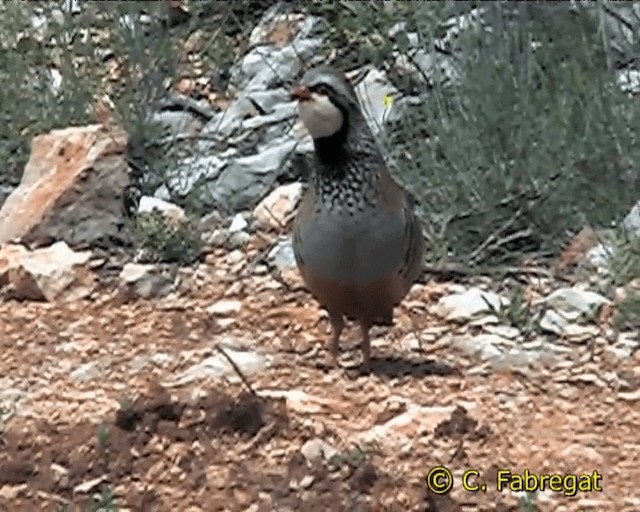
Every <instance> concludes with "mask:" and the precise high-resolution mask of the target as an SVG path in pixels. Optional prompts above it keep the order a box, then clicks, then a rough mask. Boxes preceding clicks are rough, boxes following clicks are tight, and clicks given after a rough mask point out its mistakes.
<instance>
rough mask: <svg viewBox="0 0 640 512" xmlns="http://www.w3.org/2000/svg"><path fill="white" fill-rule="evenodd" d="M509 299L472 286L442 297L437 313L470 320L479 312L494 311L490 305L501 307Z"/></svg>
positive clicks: (450, 317)
mask: <svg viewBox="0 0 640 512" xmlns="http://www.w3.org/2000/svg"><path fill="white" fill-rule="evenodd" d="M508 303H509V301H508V300H507V299H505V298H504V297H500V296H499V295H496V294H495V293H493V292H486V291H483V290H481V289H479V288H470V289H469V290H467V291H465V292H461V293H454V294H452V295H446V296H445V297H442V298H441V299H440V300H439V301H438V304H437V306H436V313H437V314H438V315H440V316H443V317H446V318H447V319H449V320H468V319H470V318H472V317H474V316H476V315H478V314H479V313H487V312H492V311H491V308H490V306H489V305H491V307H492V308H494V309H499V308H500V307H501V305H506V304H508Z"/></svg>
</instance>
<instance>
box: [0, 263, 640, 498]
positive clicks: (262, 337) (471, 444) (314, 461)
mask: <svg viewBox="0 0 640 512" xmlns="http://www.w3.org/2000/svg"><path fill="white" fill-rule="evenodd" d="M207 266H208V267H209V269H210V271H211V272H210V274H209V278H208V279H207V280H206V284H203V285H202V286H200V287H199V288H197V289H195V290H194V291H193V292H191V293H185V294H183V295H182V296H177V295H170V296H168V297H166V298H164V299H157V300H150V301H144V300H136V301H133V302H127V301H125V300H123V299H122V297H121V295H119V294H112V293H107V292H103V293H102V294H97V295H96V296H95V297H93V298H92V300H86V301H77V302H74V301H69V302H68V303H63V304H56V305H53V304H48V303H36V302H31V303H29V302H16V301H12V300H5V301H4V302H2V303H0V326H1V327H0V329H1V331H0V332H1V335H0V344H1V345H2V347H1V350H2V354H3V357H2V358H1V360H0V364H1V365H2V367H1V369H0V375H2V379H1V380H2V386H1V389H2V395H3V396H2V398H3V403H4V404H9V403H11V404H13V405H12V406H11V407H8V406H6V405H5V408H4V410H3V412H4V422H3V431H2V434H1V437H0V439H1V441H0V442H1V443H2V444H1V445H2V451H1V452H0V504H1V505H0V506H1V507H2V510H12V511H15V510H88V509H87V508H86V507H87V503H88V500H89V499H90V498H91V496H93V495H98V496H100V495H101V493H102V496H103V497H104V496H105V495H106V496H108V493H112V494H113V498H112V499H113V501H114V502H115V503H117V508H116V509H117V510H189V511H196V510H207V511H213V510H298V509H300V508H302V507H306V508H307V509H310V510H349V509H352V510H431V511H435V510H438V511H442V510H487V511H490V510H491V511H493V510H514V511H515V510H526V509H524V508H519V506H521V505H518V497H519V495H518V494H517V493H513V492H511V491H509V490H505V491H502V492H497V491H496V490H495V483H492V482H495V478H496V470H497V469H501V468H504V469H510V470H511V471H514V472H516V471H523V470H524V469H525V468H527V469H530V470H532V471H537V472H545V473H556V472H557V473H562V474H564V473H576V474H579V473H592V472H593V471H594V470H595V471H598V472H600V473H601V474H602V475H603V478H602V487H603V491H602V492H594V493H578V495H577V496H575V497H564V496H561V495H558V494H557V493H550V492H545V493H541V494H539V495H538V497H537V500H536V501H537V505H536V506H537V508H534V510H555V511H559V510H564V511H573V510H576V511H577V510H614V509H618V510H636V509H637V508H636V507H638V505H639V504H640V498H638V492H637V486H636V483H637V482H638V479H640V470H638V466H637V462H636V457H637V455H638V450H639V446H638V436H637V433H636V430H637V429H636V425H637V424H638V421H639V420H640V418H639V413H638V408H637V403H638V402H637V401H638V400H640V393H638V391H637V389H638V387H637V386H638V382H639V380H640V372H639V371H638V362H639V361H638V355H637V354H636V355H635V356H633V357H631V358H629V359H627V360H624V361H621V360H619V359H616V358H612V357H610V354H609V352H607V350H606V346H607V343H606V342H605V341H604V340H599V341H598V342H597V343H595V346H593V347H591V346H590V344H584V343H582V344H575V343H574V344H572V343H570V342H566V343H565V344H566V346H567V348H568V349H570V351H569V352H568V353H569V354H570V356H569V357H565V358H562V361H558V360H556V361H555V363H553V364H544V363H543V362H541V361H540V362H538V363H536V364H532V365H528V366H527V367H520V368H518V367H509V366H506V365H503V367H502V368H501V367H500V366H497V367H496V365H491V364H489V363H487V362H486V361H483V360H482V358H480V357H478V356H475V357H474V356H470V355H469V353H468V351H465V350H461V349H460V348H456V344H455V343H454V342H453V340H454V338H455V337H456V336H457V334H456V333H459V332H460V329H461V326H460V325H459V324H456V323H452V322H451V321H448V320H443V319H441V318H439V317H438V316H436V315H434V314H433V308H432V307H431V306H432V305H434V304H436V303H437V302H438V299H439V297H441V296H444V295H446V294H447V293H448V290H449V288H450V286H451V285H450V284H447V283H435V282H432V283H428V284H425V285H416V287H415V289H414V290H413V291H412V294H411V297H410V300H408V301H407V302H406V303H405V304H404V305H403V307H402V308H400V310H399V312H398V315H397V319H396V325H395V326H394V327H393V328H392V329H389V330H387V331H382V330H379V331H376V334H377V335H376V337H375V341H374V343H373V346H374V355H375V357H376V358H375V360H374V370H373V374H372V375H369V376H365V375H360V374H359V372H358V370H357V364H356V363H357V362H358V359H357V358H359V356H360V354H359V351H358V350H357V349H355V347H354V345H355V344H356V343H357V341H358V340H357V329H353V330H349V331H348V334H347V336H346V337H345V341H344V342H343V359H342V361H341V364H342V366H343V367H342V368H340V369H335V368H330V367H327V366H326V365H325V364H324V356H325V354H326V352H325V350H326V345H327V343H326V341H327V337H328V324H327V321H326V318H325V317H324V316H323V314H322V312H321V311H320V310H318V309H317V308H316V306H315V305H314V304H312V303H311V302H310V301H309V297H308V296H307V294H306V292H304V291H302V290H295V289H294V290H291V289H289V287H287V286H284V285H283V284H281V283H279V282H278V281H276V280H274V279H273V278H271V277H270V276H268V275H266V276H251V275H248V274H246V275H245V277H243V278H241V279H240V280H236V283H235V284H234V285H233V286H231V287H230V286H229V285H228V281H229V280H230V278H231V277H232V274H231V273H230V269H229V267H228V265H227V264H226V262H225V260H224V258H223V257H220V258H218V259H217V260H213V259H211V260H210V262H209V264H208V265H207ZM221 297H224V303H225V304H227V306H228V307H226V308H223V307H219V308H214V309H216V311H218V312H219V313H216V314H212V308H211V304H220V300H221ZM231 306H233V307H231ZM320 319H321V320H320ZM319 320H320V321H319ZM465 329H467V330H469V329H470V331H469V332H472V333H473V332H478V330H479V329H480V328H479V327H475V328H474V327H469V326H467V327H465ZM429 333H430V334H429ZM416 336H418V338H421V339H422V343H421V344H420V345H421V346H418V345H417V344H416V343H415V341H414V340H415V339H416ZM430 339H431V340H432V341H429V340H430ZM221 340H222V341H221ZM412 341H413V342H412ZM234 345H235V346H236V347H243V348H240V349H231V348H229V349H228V350H227V349H225V348H224V347H232V346H234ZM218 347H222V348H221V350H219V349H218ZM592 349H593V350H592ZM234 350H237V351H236V352H234ZM221 352H223V353H225V354H227V355H229V356H230V357H231V358H232V359H233V358H236V359H237V360H238V361H241V360H242V358H241V357H239V356H237V355H236V356H233V355H232V354H234V353H235V354H250V353H254V354H260V358H261V360H262V364H261V365H260V366H261V367H260V368H255V367H254V368H253V369H251V364H248V363H246V362H245V364H244V366H243V364H241V362H239V363H238V369H239V370H240V372H241V373H240V374H241V375H243V376H244V378H245V379H246V381H247V382H246V383H245V384H243V383H242V382H240V379H239V377H238V374H237V373H236V372H234V371H233V370H232V369H231V368H230V367H229V368H227V370H226V371H220V370H218V371H217V372H212V373H211V375H214V374H217V376H216V377H215V378H202V376H198V377H197V378H196V377H195V376H194V375H195V374H193V373H192V372H191V373H190V372H187V373H184V372H185V371H186V370H188V369H189V368H193V365H194V363H197V362H200V361H202V360H211V358H213V357H214V356H216V355H218V356H219V355H220V353H221ZM213 366H215V365H213ZM243 368H244V369H243ZM188 375H191V377H189V376H188ZM623 389H635V390H636V391H635V392H630V391H623ZM436 465H444V466H446V467H448V468H450V469H451V471H452V472H453V474H454V476H455V477H456V478H459V477H460V475H461V472H462V471H464V470H466V469H477V470H478V471H479V472H480V474H481V477H480V478H482V481H483V482H487V492H485V493H471V492H466V491H464V490H463V489H462V487H461V484H460V481H459V479H458V481H457V482H456V483H455V484H454V489H453V492H452V494H451V495H450V497H449V499H447V498H442V497H434V496H430V495H429V493H428V492H427V487H426V484H425V477H426V474H427V472H428V471H429V469H430V468H432V467H433V466H436ZM105 493H106V494H105ZM456 507H458V508H456ZM460 507H462V508H460ZM114 510H115V509H114Z"/></svg>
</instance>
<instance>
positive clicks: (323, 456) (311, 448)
mask: <svg viewBox="0 0 640 512" xmlns="http://www.w3.org/2000/svg"><path fill="white" fill-rule="evenodd" d="M300 453H302V455H303V456H304V458H305V459H306V460H307V462H308V463H309V464H313V463H314V462H318V461H324V462H327V461H328V460H330V459H331V458H332V457H335V456H336V455H338V454H339V453H340V452H338V450H336V449H335V448H334V447H333V446H331V445H330V444H329V443H327V442H326V441H323V440H322V439H319V438H317V437H316V438H314V439H309V440H308V441H307V442H306V443H304V444H303V445H302V447H301V448H300Z"/></svg>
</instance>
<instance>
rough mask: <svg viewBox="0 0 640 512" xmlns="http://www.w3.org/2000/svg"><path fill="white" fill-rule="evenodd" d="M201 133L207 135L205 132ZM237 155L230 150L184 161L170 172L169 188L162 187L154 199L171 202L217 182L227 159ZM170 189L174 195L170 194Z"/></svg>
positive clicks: (191, 157) (192, 157)
mask: <svg viewBox="0 0 640 512" xmlns="http://www.w3.org/2000/svg"><path fill="white" fill-rule="evenodd" d="M201 133H203V134H204V133H205V132H204V130H203V132H201ZM233 154H235V150H230V151H228V152H227V154H220V155H217V156H216V155H202V156H190V157H186V158H184V159H182V160H181V161H180V163H179V164H178V165H177V167H176V168H175V169H172V170H169V171H168V177H167V181H168V183H169V187H168V188H167V187H166V186H165V185H162V186H161V187H159V188H158V189H157V190H156V191H155V192H154V194H153V195H154V197H158V198H160V199H164V200H169V199H170V198H171V196H172V194H175V195H177V196H180V197H184V196H187V195H188V194H189V193H190V192H191V191H192V190H193V188H194V187H195V186H196V185H197V184H199V183H201V182H204V183H208V182H211V181H215V180H216V179H217V178H218V177H219V176H220V173H221V172H222V169H223V168H224V167H225V166H226V165H227V160H226V157H228V156H231V155H233ZM169 189H170V190H171V192H172V194H171V193H169Z"/></svg>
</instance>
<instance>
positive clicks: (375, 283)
mask: <svg viewBox="0 0 640 512" xmlns="http://www.w3.org/2000/svg"><path fill="white" fill-rule="evenodd" d="M291 98H292V99H293V100H297V101H298V112H299V115H300V118H301V120H302V123H303V125H304V126H305V128H306V130H307V131H308V132H309V134H310V135H311V137H312V139H313V144H314V172H313V176H312V180H311V183H310V186H309V187H308V188H307V190H306V192H305V194H304V196H303V198H302V201H301V203H300V206H299V208H298V212H297V214H296V218H295V220H294V225H293V233H292V242H293V249H294V254H295V259H296V264H297V267H298V269H299V271H300V274H301V276H302V279H303V281H304V283H305V285H306V287H307V288H308V290H309V291H310V293H311V295H312V296H313V297H314V298H315V299H316V300H317V301H318V303H319V304H320V305H321V306H322V307H323V308H324V309H326V310H327V312H328V314H329V320H330V323H331V328H332V339H331V358H332V361H333V364H334V365H337V357H338V351H339V341H340V335H341V333H342V330H343V327H344V319H345V317H346V318H347V319H349V320H353V321H356V322H357V323H358V324H359V326H360V332H361V336H362V342H361V350H362V368H363V370H365V371H369V370H370V363H371V355H370V354H371V349H370V339H369V330H370V328H371V327H372V326H373V325H387V326H390V325H392V324H393V309H394V308H395V307H396V306H397V305H398V304H399V303H400V302H401V301H402V299H403V298H404V297H405V296H406V294H407V292H408V291H409V289H410V288H411V286H412V284H413V282H414V281H415V280H416V279H417V277H418V276H419V274H420V273H421V270H422V260H423V254H424V239H423V237H422V228H421V224H420V221H419V219H418V217H417V216H416V214H415V213H414V202H413V199H412V198H411V196H410V195H409V194H408V193H407V192H406V191H405V190H404V189H403V188H402V187H401V186H400V185H399V184H398V183H397V182H396V181H395V180H394V179H393V177H392V176H391V174H390V173H389V170H388V169H387V166H386V165H385V162H384V159H383V157H382V153H381V151H380V149H379V148H378V145H377V143H376V140H375V138H374V135H373V133H372V131H371V129H370V128H369V126H368V124H367V121H366V119H365V117H364V115H363V114H362V111H361V109H360V106H359V104H358V99H357V97H356V94H355V92H354V90H353V88H352V87H351V85H350V84H349V82H348V81H347V79H346V77H345V76H344V74H343V73H341V72H339V71H337V70H335V69H333V68H329V67H325V66H321V67H317V68H313V69H311V70H309V71H308V72H307V73H305V74H304V76H303V77H302V79H301V82H300V84H299V85H298V86H297V87H295V88H294V89H293V91H292V93H291Z"/></svg>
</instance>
